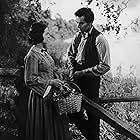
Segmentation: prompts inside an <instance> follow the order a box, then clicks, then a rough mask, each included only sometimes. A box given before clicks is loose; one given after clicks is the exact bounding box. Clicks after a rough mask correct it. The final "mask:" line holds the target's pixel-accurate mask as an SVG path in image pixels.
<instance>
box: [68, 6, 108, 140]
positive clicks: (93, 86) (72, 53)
mask: <svg viewBox="0 0 140 140" xmlns="http://www.w3.org/2000/svg"><path fill="white" fill-rule="evenodd" d="M75 17H76V22H77V24H78V28H79V30H80V31H79V32H78V33H76V35H75V37H74V39H73V41H72V43H71V45H70V47H69V50H68V60H69V65H70V66H72V70H73V75H72V77H73V79H74V81H75V82H76V83H77V85H78V86H79V87H80V88H81V91H82V93H83V94H84V95H85V96H86V97H88V98H89V99H91V100H93V101H94V100H96V99H97V98H98V97H99V88H100V76H102V75H104V74H105V73H106V72H108V71H109V70H110V51H109V45H108V42H107V40H106V39H105V38H104V36H103V34H102V33H100V32H99V31H98V30H97V29H95V27H94V26H93V21H94V13H93V12H92V11H91V9H89V8H81V9H79V10H77V11H76V12H75ZM82 106H83V107H84V106H85V105H84V102H82ZM86 112H87V116H88V119H84V117H83V113H82V111H81V112H79V113H75V114H71V115H69V117H70V120H71V121H73V122H74V123H75V124H76V125H77V127H78V128H79V129H80V131H81V132H82V134H83V135H84V136H85V137H86V139H87V140H99V124H100V120H99V118H97V117H96V116H93V115H92V114H91V113H90V111H88V110H86Z"/></svg>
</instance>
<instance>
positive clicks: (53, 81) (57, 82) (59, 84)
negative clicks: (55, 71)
mask: <svg viewBox="0 0 140 140" xmlns="http://www.w3.org/2000/svg"><path fill="white" fill-rule="evenodd" d="M63 84H64V82H63V81H61V80H60V79H53V80H51V81H50V85H52V86H55V87H60V86H61V85H63Z"/></svg>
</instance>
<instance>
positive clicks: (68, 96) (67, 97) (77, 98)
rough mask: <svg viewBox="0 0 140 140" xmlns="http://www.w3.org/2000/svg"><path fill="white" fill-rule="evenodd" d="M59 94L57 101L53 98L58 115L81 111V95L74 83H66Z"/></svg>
mask: <svg viewBox="0 0 140 140" xmlns="http://www.w3.org/2000/svg"><path fill="white" fill-rule="evenodd" d="M64 89H65V90H62V91H63V92H62V93H61V94H59V96H58V97H59V99H58V98H55V100H54V102H55V106H56V109H57V111H58V113H59V114H60V115H62V114H69V113H76V112H79V111H80V110H81V103H82V94H81V90H80V88H79V87H78V86H77V85H76V84H75V83H72V82H71V83H67V86H65V88H64Z"/></svg>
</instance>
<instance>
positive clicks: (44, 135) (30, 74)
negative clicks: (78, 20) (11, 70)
mask: <svg viewBox="0 0 140 140" xmlns="http://www.w3.org/2000/svg"><path fill="white" fill-rule="evenodd" d="M53 67H54V61H53V59H52V58H51V56H50V55H49V54H48V53H47V52H45V51H42V50H41V49H39V48H37V47H35V46H33V47H32V48H31V49H30V51H29V52H28V54H27V56H26V57H25V82H26V84H27V85H28V86H29V87H30V88H31V92H30V96H29V102H28V119H27V134H26V140H71V137H70V134H69V130H68V122H67V118H66V116H65V115H61V116H60V115H59V114H58V113H57V112H56V110H55V107H54V105H53V102H51V100H50V98H49V95H48V98H47V99H45V100H44V99H43V95H44V93H45V90H46V88H47V86H48V81H49V80H50V79H53V78H54V75H53Z"/></svg>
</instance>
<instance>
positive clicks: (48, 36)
mask: <svg viewBox="0 0 140 140" xmlns="http://www.w3.org/2000/svg"><path fill="white" fill-rule="evenodd" d="M43 38H44V40H43V43H45V44H46V43H47V42H48V41H49V40H50V38H51V36H50V33H49V29H48V28H46V29H45V30H44V33H43Z"/></svg>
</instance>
